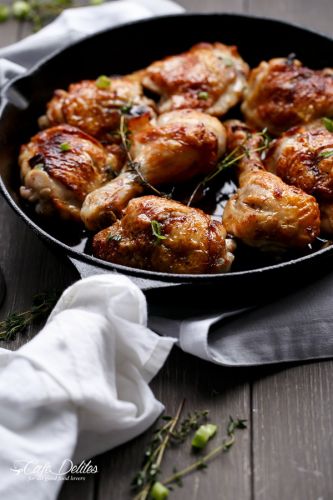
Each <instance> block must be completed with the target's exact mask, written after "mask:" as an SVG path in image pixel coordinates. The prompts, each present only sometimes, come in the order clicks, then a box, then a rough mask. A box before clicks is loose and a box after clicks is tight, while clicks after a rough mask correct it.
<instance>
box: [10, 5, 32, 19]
mask: <svg viewBox="0 0 333 500" xmlns="http://www.w3.org/2000/svg"><path fill="white" fill-rule="evenodd" d="M30 11H31V7H30V5H29V4H28V2H25V1H24V0H17V1H16V2H14V3H13V15H14V17H16V19H26V18H27V17H28V16H29V14H30Z"/></svg>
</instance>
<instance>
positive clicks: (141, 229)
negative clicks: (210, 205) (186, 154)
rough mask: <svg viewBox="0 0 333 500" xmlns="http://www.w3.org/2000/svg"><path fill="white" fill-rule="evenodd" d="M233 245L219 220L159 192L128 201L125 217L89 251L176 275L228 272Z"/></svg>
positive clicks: (98, 236)
mask: <svg viewBox="0 0 333 500" xmlns="http://www.w3.org/2000/svg"><path fill="white" fill-rule="evenodd" d="M232 249H233V243H232V242H231V241H230V240H227V238H226V231H225V229H224V227H223V225H222V224H221V223H220V222H217V221H214V220H213V219H212V218H211V217H210V216H209V215H207V214H205V213H204V212H202V211H201V210H198V209H195V208H189V207H186V206H184V205H182V204H181V203H178V202H175V201H172V200H167V199H165V198H160V197H158V196H142V197H140V198H136V199H134V200H131V201H130V202H129V204H128V206H127V208H126V210H125V213H124V217H123V218H122V219H121V220H119V221H117V222H116V223H115V224H113V225H112V226H111V227H108V228H106V229H103V230H102V231H101V232H99V233H98V234H96V235H95V236H94V239H93V253H94V255H95V256H96V257H99V258H101V259H103V260H107V261H110V262H114V263H116V264H122V265H125V266H130V267H136V268H140V269H149V270H154V271H160V272H170V273H178V274H184V273H186V274H198V273H200V274H205V273H220V272H226V271H228V270H229V268H230V266H231V263H232V261H233V258H234V257H233V254H232V252H231V250H232Z"/></svg>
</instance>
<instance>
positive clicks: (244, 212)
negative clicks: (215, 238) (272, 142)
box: [223, 120, 320, 251]
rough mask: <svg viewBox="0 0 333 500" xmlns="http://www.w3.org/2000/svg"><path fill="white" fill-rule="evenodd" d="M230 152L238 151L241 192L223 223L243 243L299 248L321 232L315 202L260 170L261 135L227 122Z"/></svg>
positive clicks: (235, 122) (269, 248)
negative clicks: (240, 156)
mask: <svg viewBox="0 0 333 500" xmlns="http://www.w3.org/2000/svg"><path fill="white" fill-rule="evenodd" d="M226 129H227V137H228V149H229V150H230V151H231V150H233V149H234V148H236V147H239V148H240V151H241V150H242V151H243V152H244V153H243V157H242V158H241V159H240V161H239V163H238V171H239V186H240V187H239V189H238V191H237V193H236V194H234V195H233V196H232V197H231V198H230V199H229V201H228V202H227V204H226V207H225V210H224V214H223V225H224V227H225V228H226V230H227V232H228V233H229V234H231V235H233V236H236V237H237V238H239V239H241V240H242V241H243V242H244V243H246V244H247V245H250V246H253V247H259V248H261V249H263V250H274V251H276V250H283V249H284V248H302V247H305V246H307V245H308V244H309V243H311V242H312V241H313V240H314V238H315V237H316V236H318V234H319V230H320V218H319V207H318V204H317V202H316V200H315V199H314V198H313V197H312V196H310V195H308V194H306V193H304V192H303V191H302V190H301V189H299V188H296V187H294V186H288V185H287V184H285V183H284V182H283V181H282V180H281V179H280V178H279V177H277V176H276V175H274V174H272V173H270V172H267V171H266V170H265V169H264V166H263V163H262V160H261V153H260V151H261V149H262V135H261V134H256V133H253V134H251V133H250V130H249V129H248V128H247V127H246V126H245V125H244V124H242V123H241V122H238V121H236V120H233V121H230V122H227V123H226Z"/></svg>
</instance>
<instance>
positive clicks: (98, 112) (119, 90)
mask: <svg viewBox="0 0 333 500" xmlns="http://www.w3.org/2000/svg"><path fill="white" fill-rule="evenodd" d="M154 109H155V103H154V102H153V101H152V100H151V99H148V98H146V97H145V96H144V95H143V90H142V85H141V72H137V73H133V74H132V75H128V76H122V77H112V78H108V77H106V76H101V77H99V78H98V79H97V80H84V81H82V82H79V83H73V84H72V85H70V86H69V89H68V91H65V90H56V91H55V93H54V97H53V99H52V100H51V101H50V102H49V103H48V105H47V112H46V116H43V117H42V118H41V119H40V125H41V126H42V127H44V128H45V127H47V126H50V125H56V124H58V123H68V124H69V125H73V126H75V127H79V128H80V129H82V130H84V131H85V132H87V133H88V134H90V135H92V136H94V137H97V138H98V139H104V140H108V141H109V142H113V141H114V139H115V135H114V132H115V131H117V130H118V129H119V122H120V117H121V115H122V114H124V115H125V116H126V117H127V119H128V120H130V119H131V118H132V117H135V116H137V115H142V114H148V115H149V116H150V117H153V116H155V111H154Z"/></svg>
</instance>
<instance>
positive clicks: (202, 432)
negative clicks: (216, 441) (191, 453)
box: [192, 424, 217, 449]
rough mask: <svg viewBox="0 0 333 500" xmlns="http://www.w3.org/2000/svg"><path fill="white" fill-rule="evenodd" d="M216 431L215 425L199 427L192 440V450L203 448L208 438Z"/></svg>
mask: <svg viewBox="0 0 333 500" xmlns="http://www.w3.org/2000/svg"><path fill="white" fill-rule="evenodd" d="M216 431H217V425H215V424H205V425H201V426H200V427H199V429H198V430H197V431H196V433H195V434H194V437H193V439H192V446H194V448H200V449H202V448H204V447H205V446H206V444H207V443H208V441H209V440H210V438H212V437H213V436H214V435H215V434H216Z"/></svg>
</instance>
